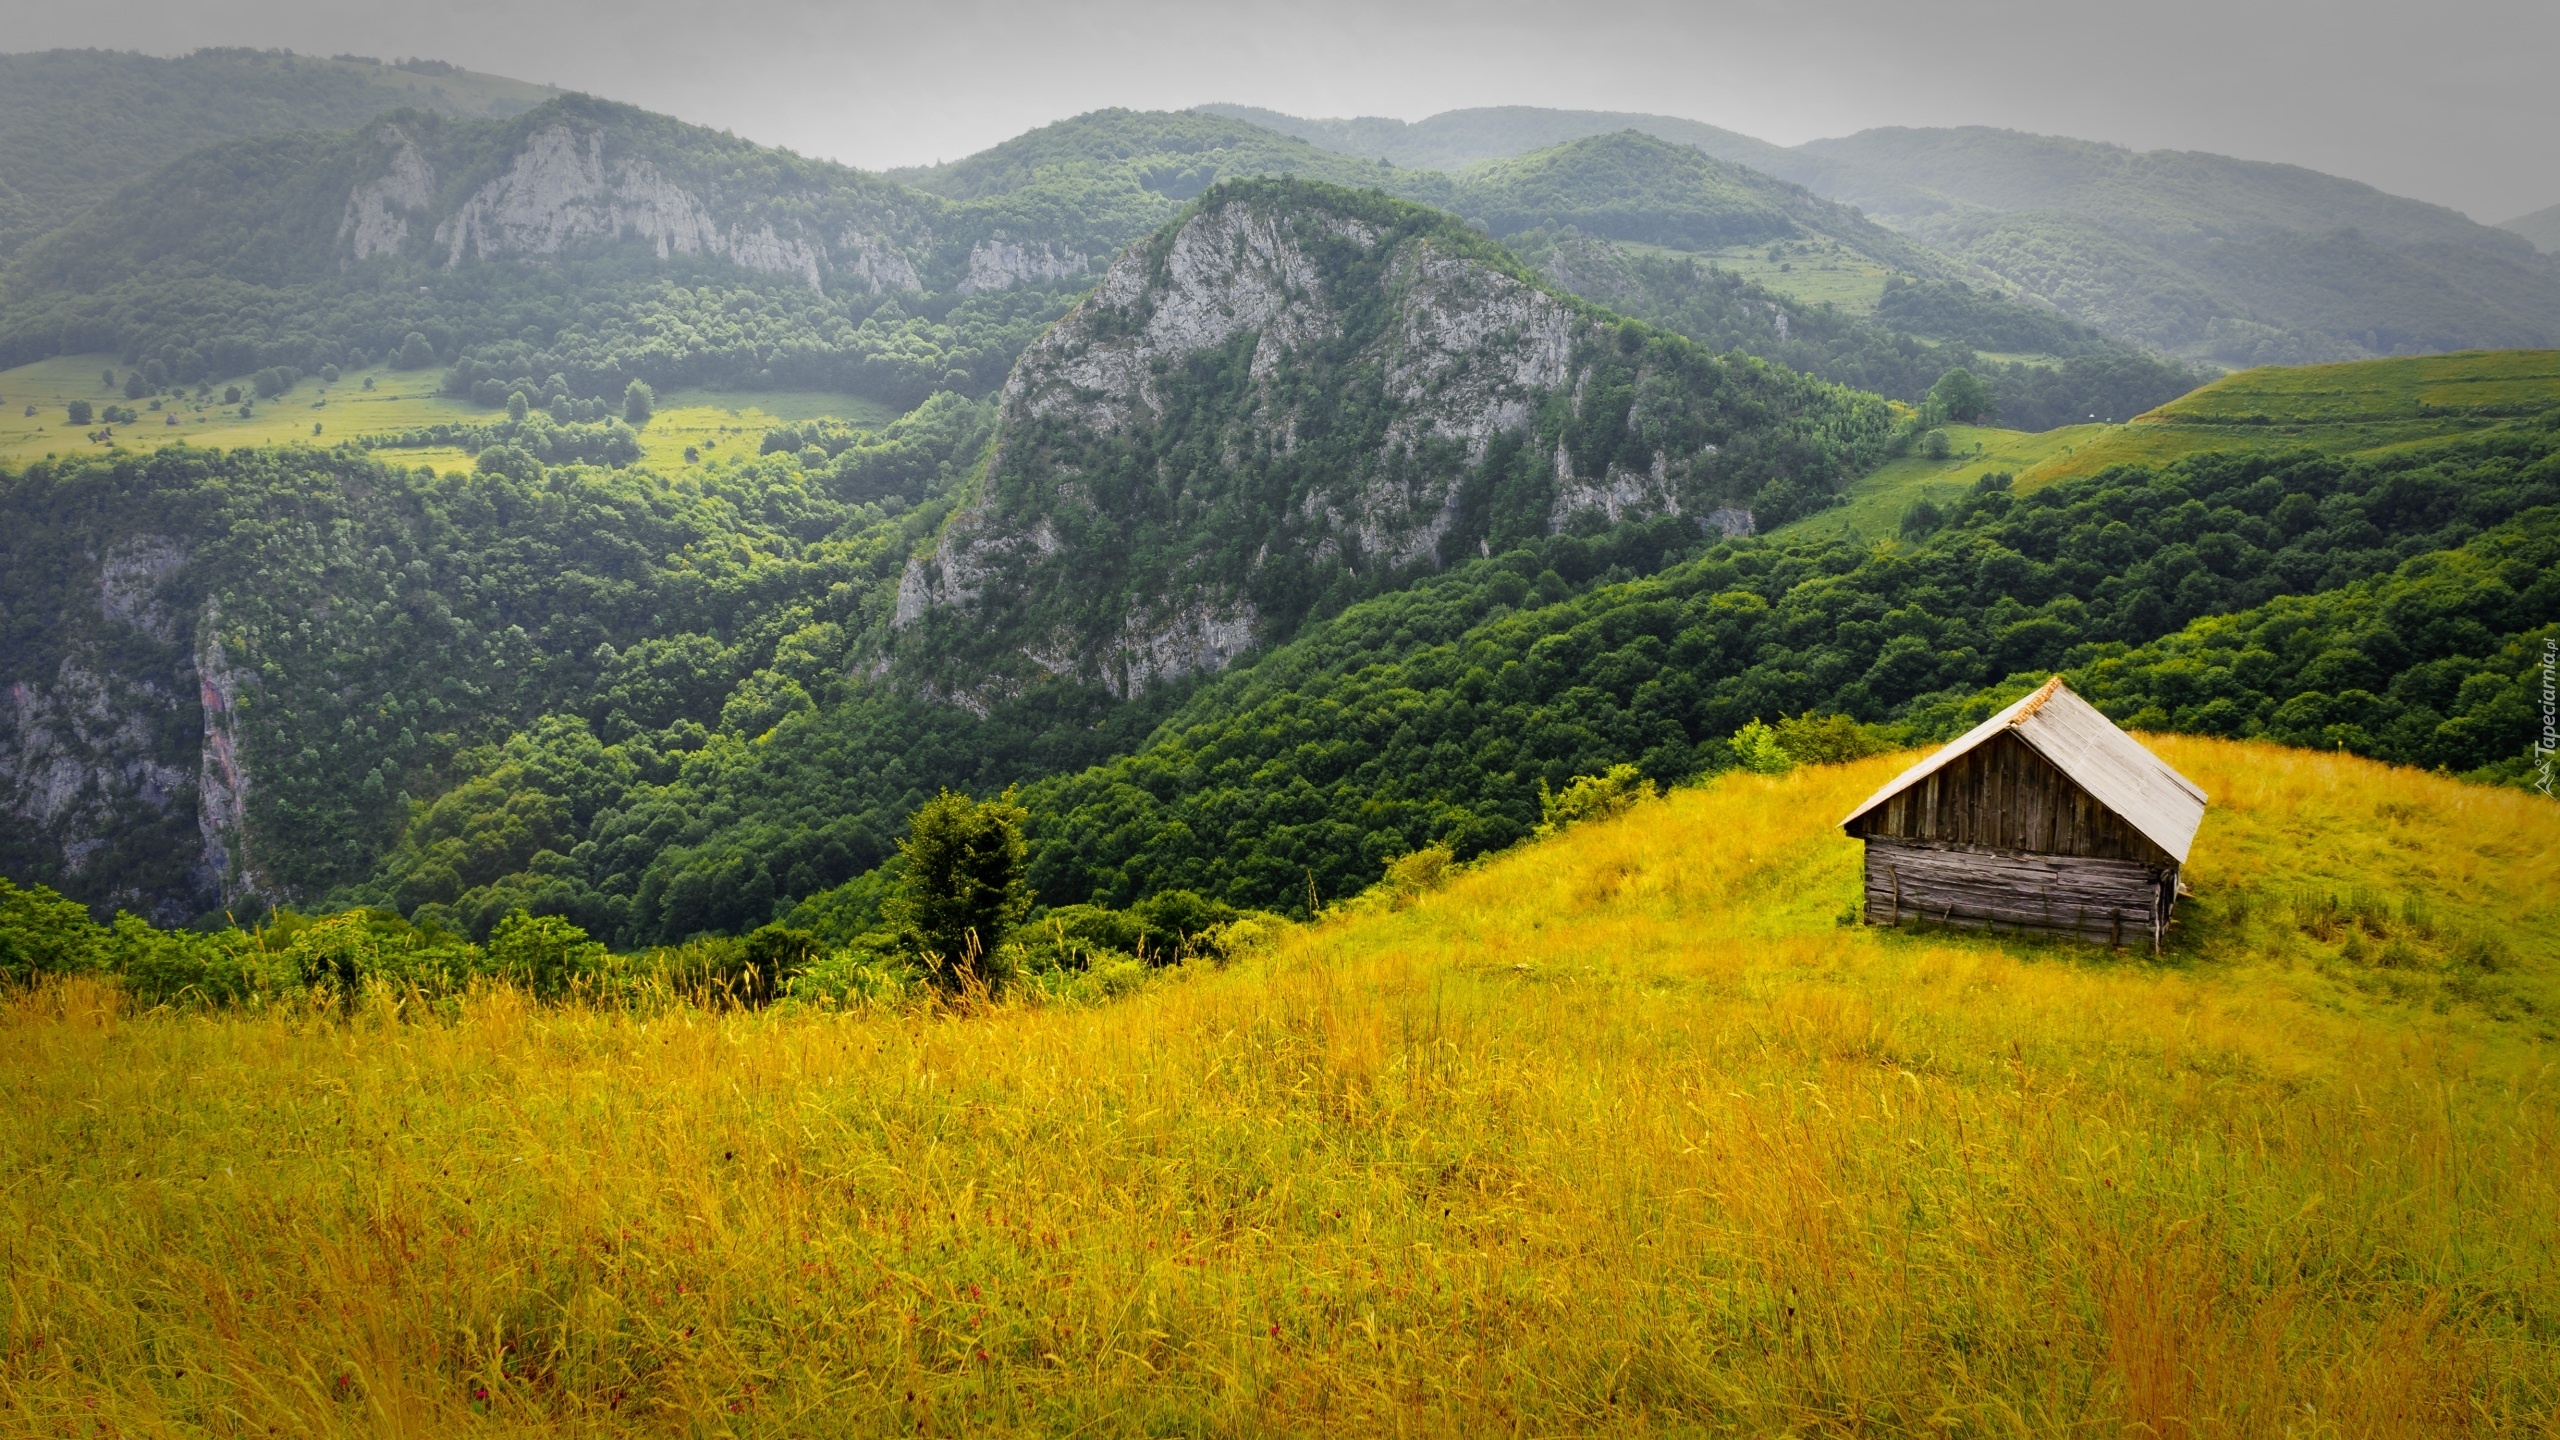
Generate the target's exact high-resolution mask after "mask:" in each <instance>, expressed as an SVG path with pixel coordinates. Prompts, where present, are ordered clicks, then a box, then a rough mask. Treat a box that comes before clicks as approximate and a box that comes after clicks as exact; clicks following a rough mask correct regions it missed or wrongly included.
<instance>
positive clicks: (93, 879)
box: [0, 535, 261, 924]
mask: <svg viewBox="0 0 2560 1440" xmlns="http://www.w3.org/2000/svg"><path fill="white" fill-rule="evenodd" d="M186 563H187V554H186V551H185V549H184V547H182V546H181V545H180V544H179V543H178V542H177V541H176V540H174V539H171V538H169V537H166V536H157V535H141V536H132V537H128V538H126V539H125V540H122V541H120V542H118V543H116V544H114V545H112V546H110V547H109V548H108V549H107V551H106V552H105V554H103V555H101V556H99V557H98V561H97V584H96V591H95V595H96V602H95V611H94V613H91V614H79V613H74V614H69V615H62V616H57V617H56V621H55V623H56V627H57V630H58V632H59V633H58V635H57V637H56V638H57V639H58V640H60V641H61V643H59V644H56V645H54V646H52V647H50V648H49V649H48V651H47V653H46V655H45V659H46V660H47V661H49V662H50V665H49V669H48V670H47V671H46V672H44V673H30V674H16V675H6V676H0V699H5V704H0V813H5V814H6V815H7V816H8V817H9V819H10V822H11V831H12V833H11V834H10V835H9V837H8V839H7V842H6V844H5V846H0V850H5V853H6V855H7V858H8V872H9V873H10V874H12V875H13V876H14V877H16V878H19V879H21V880H28V881H34V882H41V883H49V884H54V885H57V886H60V887H62V888H65V889H70V890H74V891H77V892H78V893H81V894H84V895H87V896H90V897H93V898H94V899H97V900H99V901H101V902H102V903H106V904H112V905H117V906H122V907H128V908H132V909H135V910H138V911H141V912H143V913H145V914H147V915H149V916H150V917H151V918H152V919H153V920H155V921H157V922H159V923H162V924H174V923H180V922H183V921H186V920H189V919H192V918H193V917H194V916H195V915H197V914H199V913H201V912H202V911H204V910H205V909H208V908H211V907H214V906H219V905H225V904H237V903H240V902H242V901H244V900H249V899H254V898H257V897H258V895H259V894H260V893H261V892H260V886H259V883H258V881H257V880H256V879H255V878H254V874H253V871H252V869H251V867H250V865H249V864H248V858H247V846H246V820H247V811H246V801H247V793H248V785H249V777H248V774H247V772H246V771H245V769H244V768H243V767H242V765H241V762H240V755H239V746H238V740H237V736H236V734H235V733H234V732H235V720H234V716H235V712H236V708H237V704H238V701H239V697H240V695H241V693H242V691H243V690H244V688H246V686H247V685H248V684H249V683H250V682H249V680H248V678H247V677H246V676H244V675H241V674H239V673H237V672H235V671H233V670H232V669H231V668H230V667H229V666H228V665H227V664H226V663H225V662H224V660H223V656H222V645H221V641H220V640H219V638H218V637H217V636H216V634H215V628H216V627H215V624H214V621H215V619H216V618H217V617H216V616H215V614H214V613H213V612H212V611H211V609H210V606H208V609H207V613H206V614H204V615H202V616H191V615H188V614H186V613H184V610H183V607H182V605H181V603H180V601H179V600H178V599H177V598H176V596H175V595H174V594H173V592H175V591H178V590H180V589H181V588H183V587H182V581H181V576H182V573H183V572H184V570H185V567H186ZM152 836H157V837H158V842H157V843H153V842H152V841H151V840H150V839H149V838H148V837H152ZM190 841H192V842H193V843H189V842H190ZM191 854H192V855H196V856H200V857H201V858H200V859H198V860H196V861H194V862H193V863H192V864H190V863H189V862H188V861H187V860H186V859H185V858H184V857H186V856H188V855H191ZM110 863H115V864H116V871H115V873H112V874H103V875H102V874H98V873H95V871H96V867H97V866H99V865H103V864H110Z"/></svg>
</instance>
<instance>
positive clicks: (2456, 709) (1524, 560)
mask: <svg viewBox="0 0 2560 1440" xmlns="http://www.w3.org/2000/svg"><path fill="white" fill-rule="evenodd" d="M2555 503H2560V431H2555V430H2553V429H2551V428H2548V427H2539V426H2537V427H2534V428H2531V429H2528V430H2524V431H2517V432H2511V433H2508V434H2505V435H2501V436H2499V437H2496V438H2494V439H2483V440H2480V441H2474V442H2465V443H2462V444H2459V445H2455V446H2451V447H2447V448H2445V449H2442V450H2439V451H2434V452H2430V453H2427V454H2425V455H2415V456H2404V457H2400V458H2398V459H2395V460H2393V461H2389V462H2384V463H2374V464H2365V465H2355V466H2350V465H2345V464H2342V463H2340V462H2337V461H2334V460H2328V459H2322V458H2315V457H2310V456H2297V457H2292V458H2289V459H2287V458H2267V457H2246V458H2241V457H2234V458H2231V459H2228V460H2225V459H2221V458H2218V457H2215V458H2199V459H2196V460H2192V461H2189V462H2186V463H2184V464H2182V465H2179V466H2176V467H2173V468H2172V469H2170V470H2168V471H2166V472H2162V473H2158V474H2154V473H2150V472H2144V471H2135V470H2117V471H2111V472H2109V473H2108V474H2106V475H2102V476H2098V477H2095V478H2094V479H2090V480H2086V481H2075V482H2070V483H2067V484H2061V485H2055V486H2050V487H2047V488H2046V489H2044V490H2040V491H2037V492H2035V493H2033V494H2030V495H2024V496H2015V497H2013V496H2012V495H2011V494H2010V493H2008V492H2007V491H2006V490H2005V489H2001V488H1997V487H1993V488H1986V489H1983V490H1981V491H1979V492H1978V493H1977V494H1976V495H1975V496H1974V497H1973V498H1972V499H1971V500H1969V501H1968V502H1967V503H1965V504H1964V505H1962V506H1959V507H1957V509H1956V510H1955V512H1954V513H1953V514H1952V515H1949V516H1944V517H1940V519H1939V521H1938V524H1937V525H1936V526H1935V527H1932V528H1931V531H1930V533H1928V534H1927V536H1926V538H1924V539H1920V540H1918V541H1917V542H1916V543H1908V544H1905V545H1900V546H1894V545H1887V546H1882V547H1878V548H1875V549H1872V550H1869V549H1865V548H1862V547H1860V546H1858V545H1856V544H1854V543H1844V542H1839V541H1820V542H1811V543H1805V542H1797V543H1776V544H1773V543H1766V542H1755V543H1748V544H1741V545H1727V546H1720V547H1718V548H1717V549H1716V550H1715V551H1713V552H1711V553H1709V554H1707V555H1706V556H1704V557H1702V558H1700V559H1698V560H1695V561H1692V562H1689V563H1687V564H1684V565H1680V566H1675V567H1673V568H1671V569H1668V570H1666V571H1664V572H1663V573H1661V574H1660V575H1658V576H1655V577H1652V578H1649V579H1640V580H1632V581H1629V582H1626V583H1621V584H1616V585H1606V586H1602V587H1600V588H1597V589H1593V590H1589V591H1586V592H1582V593H1578V594H1577V593H1576V592H1575V590H1574V587H1573V586H1572V585H1571V583H1570V582H1568V581H1566V580H1564V579H1563V578H1562V577H1561V576H1559V575H1555V574H1549V573H1544V572H1542V571H1541V570H1540V569H1538V568H1537V567H1539V566H1541V565H1543V564H1544V563H1545V561H1544V557H1542V556H1539V555H1536V554H1530V553H1524V554H1521V555H1518V556H1512V557H1504V558H1502V559H1499V560H1494V561H1487V562H1483V563H1479V564H1477V565H1473V566H1469V567H1467V568H1465V569H1463V570H1461V571H1458V572H1454V573H1452V574H1450V575H1448V576H1445V577H1442V578H1440V579H1437V580H1434V581H1432V582H1429V583H1427V584H1425V585H1423V586H1419V587H1416V588H1415V589H1414V590H1412V591H1409V592H1407V593H1405V594H1401V595H1397V596H1391V597H1386V598H1382V599H1380V600H1377V601H1373V602H1370V603H1369V604H1367V605H1364V606H1362V607H1359V608H1357V609H1355V610H1353V611H1351V612H1349V613H1347V614H1345V615H1344V616H1343V617H1341V618H1340V619H1339V620H1336V621H1334V622H1332V623H1331V624H1329V625H1327V626H1325V627H1323V628H1322V629H1321V630H1319V631H1317V632H1314V633H1311V634H1310V635H1309V636H1308V637H1307V638H1306V639H1305V640H1303V641H1301V642H1300V643H1299V644H1297V645H1294V646H1291V647H1290V648H1288V649H1286V650H1283V651H1280V652H1277V653H1275V654H1273V655H1271V656H1270V657H1268V658H1266V659H1264V660H1262V661H1260V662H1259V663H1258V664H1256V665H1255V666H1253V667H1252V668H1251V669H1249V670H1246V671H1245V672H1244V673H1242V674H1239V675H1235V676H1231V677H1228V678H1226V679H1224V680H1221V681H1219V682H1217V683H1216V684H1214V685H1212V686H1210V687H1208V688H1207V689H1205V690H1204V691H1203V692H1202V693H1201V694H1200V695H1198V696H1197V697H1195V698H1194V699H1192V700H1191V701H1190V702H1189V703H1188V704H1186V705H1185V707H1184V708H1183V709H1182V710H1181V711H1179V712H1177V713H1176V714H1175V715H1173V716H1172V717H1171V718H1170V719H1168V720H1167V721H1166V723H1165V726H1164V728H1163V729H1162V730H1161V731H1160V732H1159V733H1158V735H1157V736H1156V738H1155V739H1154V740H1153V741H1152V742H1151V743H1150V745H1149V746H1148V748H1147V749H1146V750H1144V751H1141V752H1140V753H1138V754H1136V755H1134V756H1131V757H1129V758H1127V759H1125V760H1119V761H1114V762H1113V763H1111V764H1109V765H1106V766H1103V767H1101V768H1099V769H1096V770H1093V771H1089V772H1087V773H1084V774H1081V775H1076V776H1072V777H1062V778H1061V779H1058V780H1055V781H1051V782H1046V783H1044V784H1042V785H1039V786H1035V787H1033V789H1032V790H1031V791H1030V792H1029V803H1030V805H1031V808H1032V813H1033V816H1034V824H1033V829H1034V833H1035V835H1036V836H1037V837H1038V847H1037V852H1036V853H1037V860H1036V870H1035V873H1036V874H1037V876H1038V884H1039V887H1040V890H1041V893H1042V894H1043V895H1044V896H1046V897H1049V898H1051V899H1053V900H1056V901H1065V900H1072V899H1082V898H1085V897H1086V896H1088V895H1091V896H1094V897H1097V898H1100V899H1102V900H1105V901H1108V902H1114V903H1125V901H1126V900H1127V899H1128V898H1130V897H1132V896H1134V895H1137V894H1141V893H1145V892H1146V891H1148V890H1150V889H1153V888H1157V887H1166V886H1183V887H1189V888H1194V889H1198V890H1201V891H1203V892H1204V893H1208V894H1213V895H1220V896H1224V897H1226V898H1229V899H1232V900H1235V901H1237V902H1238V903H1249V904H1259V905H1272V906H1285V905H1287V904H1289V903H1291V902H1292V901H1293V900H1295V901H1301V902H1302V901H1303V892H1304V890H1305V887H1306V885H1307V883H1308V880H1309V877H1310V876H1312V878H1313V880H1314V883H1315V884H1316V885H1317V887H1318V889H1319V890H1320V891H1321V893H1324V894H1329V895H1338V894H1343V893H1347V891H1349V890H1353V889H1357V888H1358V887H1360V886H1362V885H1365V884H1367V883H1368V881H1369V880H1370V879H1371V878H1373V877H1374V876H1375V875H1376V873H1377V867H1378V864H1379V862H1380V861H1382V860H1383V859H1385V858H1387V857H1390V856H1394V855H1400V854H1403V853H1405V852H1406V851H1408V850H1412V849H1414V848H1417V847H1419V846H1422V845H1424V844H1428V843H1430V842H1432V841H1435V840H1438V841H1447V842H1449V843H1450V844H1451V845H1452V846H1453V847H1454V848H1455V849H1457V850H1458V851H1459V852H1460V853H1462V854H1464V853H1472V852H1474V851H1476V850H1480V849H1485V848H1493V847H1498V846H1501V845H1506V844H1509V843H1511V842H1512V841H1514V840H1517V839H1519V838H1520V837H1522V836H1524V835H1525V834H1527V833H1528V831H1529V828H1530V826H1532V825H1533V824H1534V823H1536V821H1537V819H1538V817H1539V811H1540V800H1539V797H1540V787H1541V786H1542V785H1544V786H1551V787H1556V788H1561V787H1562V786H1563V785H1564V783H1565V781H1566V780H1567V779H1569V778H1570V777H1572V776H1574V775H1583V774H1596V773H1598V772H1600V771H1602V770H1604V769H1606V768H1607V767H1609V766H1611V765H1616V764H1625V763H1634V764H1638V765H1640V766H1642V767H1643V768H1644V770H1645V771H1646V772H1647V773H1649V774H1651V775H1653V776H1656V777H1658V778H1660V779H1664V780H1676V779H1681V778H1685V777H1687V776H1689V775H1693V774H1696V773H1698V772H1700V771H1703V770H1713V769H1722V768H1725V767H1727V766H1729V765H1731V764H1733V763H1734V762H1735V757H1734V756H1733V755H1732V754H1731V753H1730V752H1729V751H1728V750H1727V749H1726V747H1725V741H1726V737H1728V736H1730V735H1732V734H1733V733H1734V732H1735V731H1736V730H1738V729H1739V728H1741V727H1742V726H1743V725H1744V724H1745V723H1746V722H1748V721H1751V720H1754V719H1759V720H1764V721H1775V720H1777V719H1778V718H1779V717H1780V716H1782V715H1790V714H1798V713H1829V712H1835V711H1836V712H1845V713H1847V714H1849V715H1851V716H1854V717H1857V718H1860V719H1863V720H1868V721H1884V722H1891V721H1897V720H1901V721H1905V722H1907V723H1909V724H1910V725H1911V726H1912V727H1913V728H1914V729H1915V730H1916V731H1917V732H1918V734H1919V735H1920V736H1922V737H1926V738H1937V737H1941V736H1943V735H1945V734H1952V733H1953V732H1954V730H1956V729H1958V728H1961V726H1962V725H1964V724H1969V723H1971V720H1972V719H1978V718H1979V716H1980V714H1982V713H1988V712H1987V711H1986V710H1982V709H1980V704H1979V702H1974V701H1973V700H1972V697H1973V696H1975V694H1976V692H1977V691H1978V690H1979V689H1980V688H1981V687H1983V686H1985V685H1989V684H1992V683H1994V682H1998V681H2000V680H2001V679H2002V677H2004V676H2010V675H2013V674H2015V675H2017V676H2019V679H2018V680H2017V681H2015V682H2013V683H2026V681H2027V679H2028V678H2030V677H2031V678H2032V679H2034V680H2041V679H2042V678H2043V676H2044V675H2045V674H2047V673H2049V672H2050V671H2051V670H2053V669H2056V668H2060V669H2065V670H2066V671H2068V672H2069V673H2070V674H2071V675H2072V676H2073V677H2074V683H2075V684H2082V685H2084V687H2085V688H2088V689H2090V690H2091V692H2092V693H2093V695H2094V696H2096V697H2100V698H2102V700H2103V703H2105V704H2106V705H2107V706H2108V708H2109V709H2110V710H2111V711H2113V712H2115V713H2117V714H2119V716H2120V717H2132V716H2135V715H2139V716H2140V717H2141V718H2142V722H2143V723H2145V724H2152V725H2161V726H2172V725H2174V726H2177V727H2179V728H2189V729H2195V730H2200V731H2203V732H2205V733H2213V734H2227V735H2246V736H2260V735H2263V736H2268V737H2271V738H2277V739H2282V740H2285V741H2287V742H2288V743H2295V744H2312V745H2320V746H2324V747H2338V746H2344V747H2346V748H2350V749H2354V750H2356V751H2358V752H2359V753H2364V754H2372V755H2378V756H2381V757H2383V758H2387V759H2391V760H2394V761H2398V762H2402V763H2409V764H2418V765H2425V766H2443V767H2446V768H2449V769H2453V770H2457V771H2475V770H2477V771H2486V772H2489V773H2492V774H2498V775H2504V776H2506V777H2508V778H2517V777H2519V776H2520V775H2521V769H2522V764H2523V762H2522V759H2521V756H2522V755H2523V751H2524V748H2525V742H2526V739H2527V738H2528V730H2527V726H2526V717H2525V708H2524V696H2525V688H2524V687H2525V685H2526V683H2527V680H2528V679H2529V676H2528V675H2527V673H2526V672H2527V671H2528V670H2530V669H2531V668H2532V667H2533V666H2534V665H2536V664H2538V663H2539V662H2538V660H2537V659H2535V657H2536V656H2538V654H2539V653H2540V652H2539V645H2540V639H2541V638H2542V637H2545V636H2548V635H2551V634H2553V633H2554V632H2555V628H2556V627H2560V576H2555V572H2554V571H2553V570H2552V568H2551V561H2552V560H2553V559H2554V558H2555V557H2560V548H2555V547H2560V511H2555V510H2554V509H2552V508H2551V507H2552V506H2553V505H2554V504H2555ZM2537 507H2538V508H2537ZM2447 546H2464V547H2468V548H2465V549H2460V550H2456V551H2454V552H2453V553H2450V554H2446V553H2440V552H2442V551H2443V548H2444V547H2447ZM2282 596H2291V597H2296V598H2289V599H2279V598H2277V597H2282ZM2206 617H2214V618H2206ZM2191 624H2192V625H2193V627H2194V629H2193V630H2192V631H2191V632H2189V633H2188V634H2186V635H2183V636H2182V635H2180V634H2179V632H2180V631H2181V630H2182V629H2183V628H2185V627H2188V626H2190V625H2191ZM2164 637H2167V638H2164ZM1994 694H1995V695H1999V696H2001V697H2002V698H2012V692H2003V691H1995V692H1994Z"/></svg>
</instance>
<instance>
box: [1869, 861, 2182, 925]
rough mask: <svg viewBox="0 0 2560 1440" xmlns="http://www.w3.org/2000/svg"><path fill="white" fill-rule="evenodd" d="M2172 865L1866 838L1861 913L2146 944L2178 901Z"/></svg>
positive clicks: (1876, 920)
mask: <svg viewBox="0 0 2560 1440" xmlns="http://www.w3.org/2000/svg"><path fill="white" fill-rule="evenodd" d="M2177 886H2178V868H2177V867H2176V866H2174V865H2172V866H2167V867H2162V866H2157V865H2152V864H2148V863H2146V862H2144V861H2140V860H2124V859H2115V858H2111V857H2102V856H2086V855H2029V854H2022V853H2019V852H2016V851H2009V850H1998V849H1990V848H1986V847H1981V846H1953V845H1945V844H1930V843H1928V842H1925V841H1914V840H1901V839H1896V838H1893V837H1890V836H1876V835H1870V836H1868V837H1867V863H1866V892H1867V896H1866V918H1867V922H1868V923H1869V924H1872V925H1898V924H1910V923H1914V922H1917V921H1924V920H1925V921H1929V922H1931V923H1934V924H1940V925H1962V926H1971V927H1974V928H1978V929H1994V930H2018V931H2034V932H2039V933H2044V934H2052V935H2068V936H2073V937H2076V938H2078V939H2082V940H2090V941H2095V942H2097V943H2098V944H2101V945H2134V944H2140V945H2145V946H2149V945H2152V944H2153V943H2154V942H2155V940H2156V938H2157V937H2158V936H2159V935H2160V934H2161V932H2162V931H2163V930H2165V928H2166V927H2167V924H2168V920H2169V914H2170V911H2171V909H2172V908H2173V907H2174V906H2175V905H2176V903H2177Z"/></svg>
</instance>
